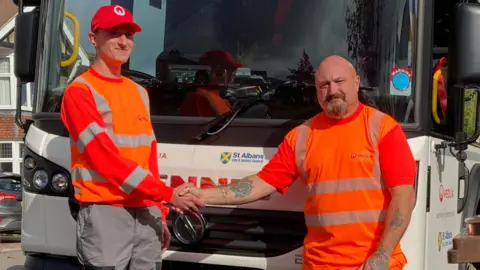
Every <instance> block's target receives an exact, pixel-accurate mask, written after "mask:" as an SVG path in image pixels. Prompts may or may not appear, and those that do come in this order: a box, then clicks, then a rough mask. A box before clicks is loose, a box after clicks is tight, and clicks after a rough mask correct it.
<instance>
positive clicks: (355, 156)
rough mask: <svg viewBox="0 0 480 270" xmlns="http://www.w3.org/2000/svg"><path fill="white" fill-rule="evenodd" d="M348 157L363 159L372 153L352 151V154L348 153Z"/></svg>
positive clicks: (369, 156) (370, 156)
mask: <svg viewBox="0 0 480 270" xmlns="http://www.w3.org/2000/svg"><path fill="white" fill-rule="evenodd" d="M350 157H351V158H352V159H356V158H362V159H364V158H372V157H373V155H372V154H370V153H352V154H350Z"/></svg>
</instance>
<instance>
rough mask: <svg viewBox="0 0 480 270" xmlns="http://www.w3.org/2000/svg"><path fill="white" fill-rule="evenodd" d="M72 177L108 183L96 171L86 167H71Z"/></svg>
mask: <svg viewBox="0 0 480 270" xmlns="http://www.w3.org/2000/svg"><path fill="white" fill-rule="evenodd" d="M72 179H73V180H74V181H75V180H81V181H86V182H89V181H95V182H103V183H108V181H107V180H106V179H105V178H104V177H103V176H101V175H100V174H98V173H97V172H96V171H94V170H91V169H86V168H73V169H72Z"/></svg>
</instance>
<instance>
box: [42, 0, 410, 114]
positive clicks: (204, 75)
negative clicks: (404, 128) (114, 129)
mask: <svg viewBox="0 0 480 270" xmlns="http://www.w3.org/2000/svg"><path fill="white" fill-rule="evenodd" d="M52 2H53V4H52V5H54V6H55V8H52V9H51V10H53V9H59V10H58V12H59V14H62V13H63V11H68V12H70V13H72V14H73V15H74V16H75V17H76V18H77V20H78V22H79V26H80V50H79V53H78V61H76V62H73V63H71V64H70V65H67V66H61V67H60V68H59V60H60V58H61V59H62V60H65V59H67V58H68V57H69V56H70V54H71V52H72V44H73V41H72V40H73V38H72V36H73V31H74V27H73V24H72V23H71V22H70V21H69V20H68V19H61V18H60V20H50V21H51V23H50V25H48V23H47V24H46V27H47V28H50V29H52V30H54V29H57V30H60V29H61V30H62V31H58V32H60V33H61V34H58V39H56V40H58V43H59V44H52V48H53V49H51V50H50V53H51V56H50V58H49V59H58V61H53V60H50V61H49V63H48V69H47V70H48V72H47V73H48V74H45V77H46V78H47V79H46V81H47V83H46V84H45V85H46V86H45V87H43V88H45V89H42V87H39V89H37V95H38V96H37V99H36V101H37V103H36V108H37V111H43V112H59V110H60V103H61V97H62V93H63V91H64V89H65V86H66V85H67V84H68V82H69V81H71V80H72V79H73V78H75V77H76V76H78V75H79V74H81V73H82V72H83V71H85V70H86V69H88V66H89V65H90V64H91V62H92V60H93V59H94V57H95V49H94V47H93V46H92V45H91V43H90V41H89V40H88V32H89V31H90V19H91V17H92V16H93V14H94V12H95V11H96V10H97V9H98V7H100V6H102V5H108V4H112V3H113V4H115V3H121V4H125V5H124V7H125V8H126V9H129V10H130V11H131V12H132V13H133V16H134V19H135V20H136V22H137V23H138V24H139V25H140V26H141V27H142V28H143V31H142V32H141V33H138V34H136V36H135V47H134V50H133V53H132V55H131V58H130V61H129V62H128V63H127V64H125V66H124V72H123V74H124V75H125V76H127V77H130V78H132V79H133V80H134V81H137V82H138V83H140V84H142V85H143V86H144V87H145V88H146V89H147V90H148V92H149V95H150V102H151V112H152V115H154V116H178V117H182V116H184V117H185V116H188V117H218V116H219V115H222V114H224V113H225V112H228V111H229V110H230V109H231V108H233V107H234V104H235V103H236V102H239V101H241V100H243V99H252V98H260V99H261V104H258V105H256V106H255V108H252V109H251V110H250V111H249V112H247V113H245V114H239V115H238V116H237V118H242V117H243V118H263V119H308V118H310V117H311V116H313V115H314V114H316V113H317V112H319V111H320V108H319V106H318V103H317V100H316V94H315V92H316V91H315V87H314V72H315V69H316V67H317V65H318V64H319V63H320V61H321V60H322V59H323V58H325V57H326V56H328V55H331V54H336V55H340V56H343V57H345V58H347V59H349V60H350V61H352V63H353V64H354V66H355V67H356V69H357V71H358V73H359V75H360V77H361V83H362V85H363V86H368V87H369V89H371V90H370V91H362V93H361V95H362V100H363V101H364V102H365V103H368V104H369V105H373V106H375V107H376V108H378V109H380V110H382V111H383V112H385V113H388V114H390V115H392V116H393V117H394V118H395V119H396V120H397V121H398V122H400V123H413V122H414V111H415V110H414V109H413V108H414V106H416V104H415V103H414V97H415V89H414V87H413V83H412V77H413V76H412V73H413V70H412V69H413V51H414V42H413V37H414V36H415V34H414V32H415V31H414V30H415V28H414V26H415V25H416V1H415V0H398V1H381V0H371V1H362V0H346V1H318V0H295V1H293V0H157V1H156V0H150V1H107V0H84V1H77V0H65V1H52ZM44 18H45V17H44ZM46 20H47V21H48V19H46ZM56 56H57V57H56ZM266 121H268V120H266Z"/></svg>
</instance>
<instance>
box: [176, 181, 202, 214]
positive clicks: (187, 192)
mask: <svg viewBox="0 0 480 270" xmlns="http://www.w3.org/2000/svg"><path fill="white" fill-rule="evenodd" d="M170 204H172V206H173V209H174V210H175V211H177V212H180V213H182V212H183V211H196V212H198V211H199V210H198V208H199V207H202V206H205V202H204V198H203V194H202V190H201V189H199V188H197V187H195V186H194V185H193V184H190V183H186V184H183V185H181V186H178V187H176V188H175V189H174V190H173V195H172V199H171V200H170Z"/></svg>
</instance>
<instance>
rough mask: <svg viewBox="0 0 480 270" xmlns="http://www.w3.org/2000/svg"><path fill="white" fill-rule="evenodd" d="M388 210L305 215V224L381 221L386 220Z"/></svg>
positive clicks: (328, 224) (319, 224) (323, 224)
mask: <svg viewBox="0 0 480 270" xmlns="http://www.w3.org/2000/svg"><path fill="white" fill-rule="evenodd" d="M386 215H387V211H386V210H364V211H348V212H337V213H328V214H322V215H305V224H306V225H307V226H314V227H316V226H331V225H344V224H355V223H362V222H381V221H385V217H386Z"/></svg>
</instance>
